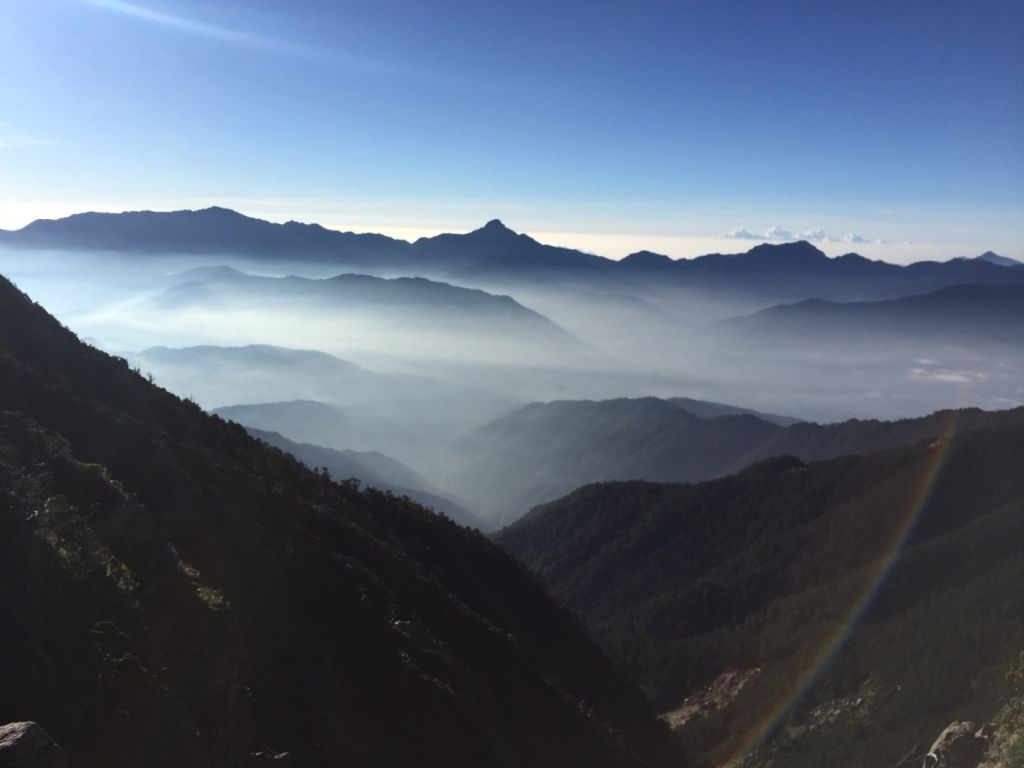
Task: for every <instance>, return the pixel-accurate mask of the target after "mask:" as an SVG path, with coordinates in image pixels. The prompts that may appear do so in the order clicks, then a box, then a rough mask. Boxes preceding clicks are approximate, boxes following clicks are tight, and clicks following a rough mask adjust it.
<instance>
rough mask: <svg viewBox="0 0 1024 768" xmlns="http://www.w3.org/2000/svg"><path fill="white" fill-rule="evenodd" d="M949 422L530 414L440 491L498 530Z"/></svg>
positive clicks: (494, 436) (457, 448)
mask: <svg viewBox="0 0 1024 768" xmlns="http://www.w3.org/2000/svg"><path fill="white" fill-rule="evenodd" d="M267 408H268V407H267V406H262V407H261V406H256V407H254V412H253V413H248V412H239V415H238V416H235V415H234V414H235V411H234V410H225V411H224V412H223V413H224V415H230V416H231V418H239V419H240V420H241V421H243V423H246V424H250V423H251V424H253V425H254V426H260V424H261V423H260V422H257V421H254V420H253V419H254V418H255V417H257V416H262V417H264V418H268V417H269V413H264V410H266V409H267ZM261 409H262V410H261ZM950 415H951V414H950V412H939V413H935V414H933V415H931V416H927V417H923V418H918V419H903V420H900V421H891V422H890V421H878V420H858V419H851V420H849V421H844V422H837V423H834V424H815V423H810V422H796V420H795V419H792V418H787V417H785V416H775V415H771V414H763V413H759V412H757V411H751V410H746V409H742V408H736V407H734V406H728V405H722V404H720V403H710V402H704V401H701V400H693V399H690V398H670V399H659V398H654V397H647V398H637V399H625V398H620V399H615V400H599V401H592V400H562V401H555V402H551V403H532V404H530V405H527V406H525V407H523V408H519V409H517V410H515V411H512V412H511V413H509V414H507V415H505V416H502V417H500V418H498V419H496V420H494V421H493V422H491V423H489V424H486V425H484V426H483V427H480V428H478V429H475V430H473V431H472V432H471V433H470V434H469V435H468V436H467V437H465V438H464V439H463V440H461V441H459V442H457V443H455V444H454V445H453V447H452V448H451V449H450V450H449V451H448V452H447V453H445V454H444V456H443V457H442V461H441V464H442V467H443V469H444V471H443V473H442V475H441V483H442V485H443V486H444V487H445V488H448V489H450V490H451V491H452V492H453V493H455V494H457V495H458V496H459V497H460V498H464V499H466V500H467V501H468V502H470V504H471V505H472V506H473V508H474V510H478V511H479V513H480V514H481V515H482V516H483V517H484V518H485V519H487V520H489V521H490V522H491V524H492V525H501V524H508V523H511V522H513V521H514V520H516V519H517V518H519V517H521V516H522V515H523V514H525V513H526V512H527V511H528V510H529V509H530V508H531V507H533V506H535V505H537V504H541V503H544V502H547V501H553V500H555V499H557V498H558V497H560V496H562V495H564V494H566V493H568V492H569V491H571V490H572V489H574V488H577V487H579V486H581V485H585V484H587V483H594V482H602V481H607V480H654V481H659V482H689V481H696V480H709V479H711V478H714V477H719V476H721V475H725V474H728V473H730V472H734V471H737V470H739V469H742V468H743V467H746V466H749V465H750V464H752V463H754V462H756V461H760V460H761V459H766V458H769V457H772V456H781V455H792V456H796V457H798V458H800V459H803V460H805V461H811V460H815V459H828V458H834V457H836V456H843V455H846V454H853V453H866V452H870V451H877V450H882V449H885V448H895V447H898V446H903V445H910V444H912V443H915V442H917V441H919V440H924V439H926V438H930V437H935V436H936V435H939V434H941V432H942V430H943V429H945V426H946V424H947V423H948V421H949V419H950ZM247 419H248V420H247ZM957 419H958V425H959V429H961V430H974V429H983V428H986V427H988V426H991V425H1006V424H1008V423H1009V422H1011V421H1012V422H1013V423H1017V424H1022V425H1024V408H1018V409H1016V410H1013V411H1009V412H986V411H981V410H978V409H969V410H965V411H961V412H959V414H958V416H957ZM289 421H291V422H292V423H300V421H301V420H300V419H299V418H298V417H295V418H290V419H289ZM275 423H278V422H264V424H265V425H266V428H269V429H274V428H276V427H274V426H273V425H274V424H275ZM313 423H315V424H316V425H318V426H323V425H326V424H327V423H328V419H327V418H326V417H321V418H318V419H316V420H315V421H314V422H313ZM314 442H315V440H314Z"/></svg>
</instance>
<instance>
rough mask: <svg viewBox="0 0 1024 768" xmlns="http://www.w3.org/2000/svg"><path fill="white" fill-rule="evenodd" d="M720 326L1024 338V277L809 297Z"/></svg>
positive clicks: (835, 334) (841, 335) (836, 336)
mask: <svg viewBox="0 0 1024 768" xmlns="http://www.w3.org/2000/svg"><path fill="white" fill-rule="evenodd" d="M997 269H1003V270H1007V268H1006V267H997ZM1007 271H1010V270H1007ZM1012 271H1014V272H1016V268H1014V269H1013V270H1012ZM720 327H722V328H725V329H727V330H729V331H732V332H739V333H741V334H747V335H749V336H753V337H765V336H771V337H773V338H777V339H786V338H791V337H806V336H825V337H827V338H829V339H831V340H833V341H834V342H836V343H838V342H840V341H843V340H844V339H845V337H848V336H855V337H857V338H858V339H860V340H863V339H864V338H865V337H875V336H879V335H882V336H889V337H892V336H908V337H923V336H935V337H939V338H942V339H947V340H948V339H957V338H959V337H964V336H966V337H975V338H977V339H980V340H986V341H996V340H1000V341H1004V342H1010V343H1014V344H1020V343H1021V342H1022V341H1024V282H1022V283H1008V284H1003V285H997V284H996V285H953V286H948V287H946V288H941V289H939V290H936V291H933V292H931V293H926V294H919V295H912V296H904V297H901V298H897V299H887V300H882V301H859V302H835V301H823V300H820V299H809V300H805V301H801V302H798V303H796V304H787V305H780V306H775V307H770V308H768V309H764V310H761V311H759V312H757V313H755V314H753V315H750V316H747V317H740V318H734V319H731V320H726V321H724V322H722V323H720Z"/></svg>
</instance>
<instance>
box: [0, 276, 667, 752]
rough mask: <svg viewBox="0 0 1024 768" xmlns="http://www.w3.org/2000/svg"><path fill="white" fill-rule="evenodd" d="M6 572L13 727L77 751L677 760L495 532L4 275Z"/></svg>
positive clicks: (1, 530)
mask: <svg viewBox="0 0 1024 768" xmlns="http://www.w3.org/2000/svg"><path fill="white" fill-rule="evenodd" d="M0 584H3V588H2V590H0V640H2V648H0V651H2V652H0V680H2V686H3V694H2V696H0V722H8V721H16V720H35V721H38V722H40V723H42V724H43V725H44V726H45V727H46V728H47V730H49V731H50V732H51V733H52V734H53V735H54V737H55V738H56V739H57V740H58V741H59V742H60V743H61V744H62V746H63V747H64V748H65V750H66V751H67V752H68V755H69V758H70V762H71V764H72V765H73V766H75V768H85V767H87V766H107V765H147V766H241V765H258V764H262V763H261V762H260V761H261V760H263V759H265V757H266V755H267V754H270V753H280V752H290V753H291V755H292V759H293V761H294V764H296V765H342V764H344V765H373V766H399V765H444V766H480V765H489V766H545V765H546V766H561V765H598V766H602V765H607V766H632V765H667V764H670V763H671V764H674V761H673V760H672V757H673V755H674V753H673V747H672V744H671V741H670V740H669V737H668V736H667V734H666V732H665V731H664V730H663V729H662V728H661V727H660V726H659V725H658V724H657V723H656V722H655V721H654V720H653V719H652V717H651V715H650V713H649V711H648V709H647V706H646V703H645V702H644V701H643V699H642V697H641V696H640V694H639V693H638V692H636V691H635V689H633V688H632V687H631V686H630V685H629V684H627V683H625V682H624V681H623V680H622V679H621V678H620V677H618V676H617V675H616V673H615V671H614V670H613V668H612V666H611V665H610V664H609V662H608V661H607V660H606V659H605V658H604V657H603V656H602V655H601V653H600V651H598V650H597V648H596V647H595V646H594V645H593V644H592V643H591V642H590V641H589V640H588V639H587V638H586V637H585V636H584V634H583V633H582V631H581V630H580V628H579V627H578V625H576V624H575V623H574V622H573V621H572V620H571V619H569V618H568V617H567V616H566V614H564V613H563V612H562V611H561V610H560V609H559V608H557V607H556V606H555V604H554V603H553V602H552V601H551V600H550V599H549V598H548V597H547V596H546V595H545V594H544V593H543V591H542V589H541V588H540V587H539V586H538V585H537V584H536V583H535V581H534V580H533V579H532V578H531V577H530V576H529V575H528V574H527V573H526V572H525V571H524V570H523V569H522V568H521V567H520V566H518V565H517V564H515V563H514V562H513V561H512V560H511V559H510V558H509V557H507V556H506V555H505V554H503V553H502V552H501V551H499V550H498V549H497V548H496V547H494V546H492V545H491V544H490V543H489V542H487V541H486V540H485V539H484V538H483V537H482V536H481V535H479V534H478V533H476V532H474V531H470V530H467V529H463V528H459V527H458V526H456V525H455V524H453V523H452V522H450V521H448V520H445V519H443V518H441V517H438V516H435V515H432V514H429V513H427V512H426V511H424V510H423V509H422V508H420V507H418V506H416V505H415V504H412V503H409V502H406V501H402V500H399V499H396V498H394V497H391V496H388V495H385V494H381V493H377V492H359V491H358V490H356V489H355V488H354V487H352V486H350V485H345V484H341V485H339V484H335V483H333V482H331V481H329V480H328V479H327V478H325V477H323V476H321V475H318V474H317V473H315V472H311V471H309V470H307V469H306V468H304V467H303V466H302V465H301V464H300V463H299V462H298V461H295V460H293V459H291V458H289V457H287V456H286V455H284V454H283V453H281V452H279V451H276V450H274V449H271V448H269V447H268V446H266V445H264V444H262V443H260V442H258V441H256V440H254V439H252V438H251V437H249V436H248V435H247V434H246V433H245V431H244V430H243V429H242V427H240V426H236V425H232V424H228V423H226V422H224V421H222V420H220V419H218V418H216V417H211V416H208V415H206V414H205V413H203V412H202V411H201V410H200V409H199V408H198V407H196V406H195V405H193V404H191V403H188V402H183V401H181V400H179V399H177V398H176V397H173V396H172V395H170V394H168V393H166V392H164V391H163V390H160V389H158V388H156V387H153V386H152V385H150V384H148V383H146V382H145V381H144V380H143V379H142V378H141V377H139V376H138V375H136V374H135V373H133V372H132V371H131V370H130V369H129V368H128V366H127V365H125V364H124V363H123V361H120V360H118V359H116V358H111V357H109V356H107V355H105V354H103V353H100V352H98V351H96V350H94V349H92V348H90V347H87V346H85V345H83V344H81V343H79V342H78V340H77V339H76V338H75V337H74V336H73V335H72V334H71V333H69V332H68V331H66V330H65V329H64V328H62V327H61V326H60V325H59V324H58V323H57V322H56V321H55V320H54V319H53V318H51V317H50V316H48V315H47V314H46V313H45V312H44V311H43V310H42V309H40V308H39V307H38V306H35V305H33V304H32V303H31V302H30V301H29V300H28V299H26V297H24V296H23V295H22V294H20V293H19V292H18V291H17V290H16V289H14V288H13V286H11V285H10V284H9V283H8V282H6V281H0ZM255 753H263V756H262V757H259V756H254V754H255Z"/></svg>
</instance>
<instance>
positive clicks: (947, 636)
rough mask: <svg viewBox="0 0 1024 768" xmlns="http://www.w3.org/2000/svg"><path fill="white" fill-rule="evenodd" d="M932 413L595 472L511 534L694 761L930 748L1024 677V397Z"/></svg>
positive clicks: (850, 757)
mask: <svg viewBox="0 0 1024 768" xmlns="http://www.w3.org/2000/svg"><path fill="white" fill-rule="evenodd" d="M930 421H933V422H936V423H940V422H941V423H944V426H943V427H942V429H941V430H940V432H939V434H938V435H937V436H935V437H932V438H929V439H926V440H924V441H923V442H918V443H915V444H913V445H910V446H907V447H903V448H896V449H890V450H887V451H882V452H876V453H868V454H865V455H860V456H847V457H841V458H836V459H831V460H827V461H821V462H815V463H809V464H807V463H803V462H801V461H800V460H798V459H796V458H793V457H781V458H775V459H770V460H766V461H763V462H760V463H758V464H755V465H753V466H751V467H749V468H748V469H746V470H744V471H742V472H740V473H739V474H734V475H730V476H728V477H724V478H721V479H718V480H712V481H708V482H703V483H698V484H656V483H648V482H618V483H602V484H595V485H589V486H586V487H583V488H580V489H578V490H576V491H574V492H573V493H571V494H569V495H568V496H566V497H564V498H562V499H560V500H558V501H555V502H553V503H550V504H547V505H544V506H541V507H538V508H536V509H535V510H533V511H532V512H531V513H530V514H529V515H527V516H526V517H525V518H523V519H522V520H520V521H519V522H518V523H516V524H514V525H512V526H510V527H509V528H506V529H505V530H503V531H502V532H500V533H499V534H498V535H497V537H496V540H497V541H498V542H499V543H501V544H502V545H503V546H505V547H506V548H507V549H508V550H509V551H510V552H512V553H514V554H516V555H517V556H519V557H521V558H523V560H524V562H526V563H527V564H528V565H529V566H530V567H531V568H532V569H533V570H535V571H536V572H537V573H539V574H540V575H541V577H542V578H543V579H544V582H545V584H547V586H548V587H549V588H550V589H551V591H552V593H553V594H554V595H555V596H556V597H557V598H558V599H559V600H561V601H562V602H563V603H564V604H565V605H566V606H567V607H569V608H570V609H571V610H573V611H574V612H575V613H576V614H577V615H578V616H580V617H581V618H582V620H583V621H584V622H585V623H586V625H587V626H588V627H589V628H590V630H591V631H592V632H593V633H594V635H595V636H596V637H597V638H598V639H599V640H600V641H601V643H602V645H603V647H604V648H605V649H606V650H607V651H608V652H609V654H610V655H611V656H612V658H614V659H616V660H618V662H619V663H620V664H622V665H623V667H624V668H625V669H626V670H627V671H629V672H630V674H631V676H632V677H633V679H635V680H637V681H638V682H639V683H640V684H641V685H642V686H643V687H644V689H645V690H646V691H647V693H648V695H649V696H650V697H651V699H652V700H653V701H654V702H655V704H656V705H657V706H658V707H659V709H660V710H661V711H663V712H665V719H666V721H668V722H670V723H672V724H673V726H674V728H675V730H676V732H677V734H678V735H679V736H680V738H681V739H682V741H683V743H684V746H685V747H686V749H687V752H688V756H689V757H688V763H689V764H690V765H695V766H715V765H732V764H736V762H737V761H738V760H739V759H740V758H742V757H744V756H746V759H745V760H744V761H743V765H748V766H751V767H752V768H755V767H756V768H766V767H767V766H770V765H785V766H794V767H800V768H811V767H812V766H821V765H831V766H844V767H845V766H850V768H853V767H854V766H863V765H891V766H895V765H898V764H899V765H906V766H917V765H922V764H924V765H927V764H928V763H927V762H926V761H925V762H922V761H923V757H924V753H925V752H926V751H927V749H928V747H927V745H928V744H930V743H931V742H932V740H933V739H934V736H935V735H937V734H938V733H939V732H941V731H942V730H943V728H944V727H945V726H946V725H947V724H949V723H950V722H953V721H965V720H972V721H975V722H985V721H987V720H989V719H991V718H993V717H994V716H995V714H996V713H997V712H998V711H1000V708H1001V707H1002V706H1003V705H1004V704H1005V702H1007V701H1009V700H1010V698H1011V697H1013V696H1014V695H1015V691H1016V690H1017V689H1015V688H1014V683H1013V680H1014V679H1016V678H1013V677H1012V676H1011V675H1010V674H1009V673H1008V672H1007V670H1008V669H1010V668H1011V666H1012V665H1013V664H1014V662H1015V660H1017V659H1018V658H1020V655H1021V654H1024V621H1022V617H1024V593H1022V592H1021V590H1019V589H1018V588H1017V585H1018V584H1019V583H1020V581H1021V579H1022V578H1024V561H1022V560H1021V557H1020V543H1021V541H1024V458H1022V456H1024V424H1022V422H1021V412H1020V411H1019V410H1018V411H1017V412H1013V413H1007V414H1000V413H991V414H977V413H958V412H949V413H946V414H938V415H936V416H935V417H933V418H932V419H931V420H930ZM922 426H923V425H922V424H921V423H918V424H915V425H912V427H913V429H912V430H911V431H916V430H919V429H921V427H922ZM790 429H793V430H800V429H814V428H813V427H805V426H804V425H796V426H794V427H791V428H790ZM908 436H909V435H908ZM847 447H852V446H851V445H848V446H847ZM1017 693H1019V691H1017ZM1015 706H1018V707H1019V704H1018V705H1015ZM1015 711H1016V710H1015ZM1011 722H1017V723H1018V725H1017V726H1015V727H1017V728H1019V719H1018V720H1017V721H1011ZM1016 733H1018V734H1019V730H1018V731H1017V732H1016ZM979 755H980V753H979ZM940 764H942V763H940ZM956 764H957V765H959V764H960V763H956ZM963 764H964V765H967V764H969V765H975V764H976V761H975V763H963ZM1009 764H1013V763H1012V761H1011V763H1009Z"/></svg>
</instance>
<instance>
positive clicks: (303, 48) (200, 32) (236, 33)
mask: <svg viewBox="0 0 1024 768" xmlns="http://www.w3.org/2000/svg"><path fill="white" fill-rule="evenodd" d="M79 1H80V2H82V3H85V4H86V5H91V6H94V7H96V8H102V9H103V10H105V11H110V12H112V13H117V14H120V15H121V16H126V17H129V18H133V19H138V20H140V21H145V22H149V23H151V24H158V25H160V26H163V27H167V28H169V29H173V30H177V31H179V32H183V33H186V34H190V35H195V36H198V37H206V38H209V39H211V40H219V41H221V42H225V43H231V44H236V45H245V46H250V47H258V48H262V49H264V50H269V51H275V52H277V53H282V54H287V55H291V56H299V57H303V58H312V59H319V60H322V61H328V62H331V63H334V64H338V65H341V66H345V67H349V68H353V69H361V70H367V71H373V72H378V73H382V74H386V73H396V72H398V71H399V70H398V68H397V67H394V66H392V65H390V64H388V63H386V62H383V61H378V60H375V59H371V58H368V57H363V56H356V55H352V54H348V53H343V52H341V51H338V50H335V49H327V48H318V47H316V46H311V45H307V44H305V43H298V42H294V41H291V40H286V39H283V38H279V37H273V36H270V35H262V34H259V33H256V32H251V31H248V30H245V29H241V28H239V27H234V26H224V25H222V24H214V23H211V22H207V21H203V20H200V19H196V18H190V17H188V16H182V15H179V14H174V13H167V12H165V11H158V10H156V9H154V8H150V7H148V6H145V5H140V4H138V3H129V2H125V0H79Z"/></svg>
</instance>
